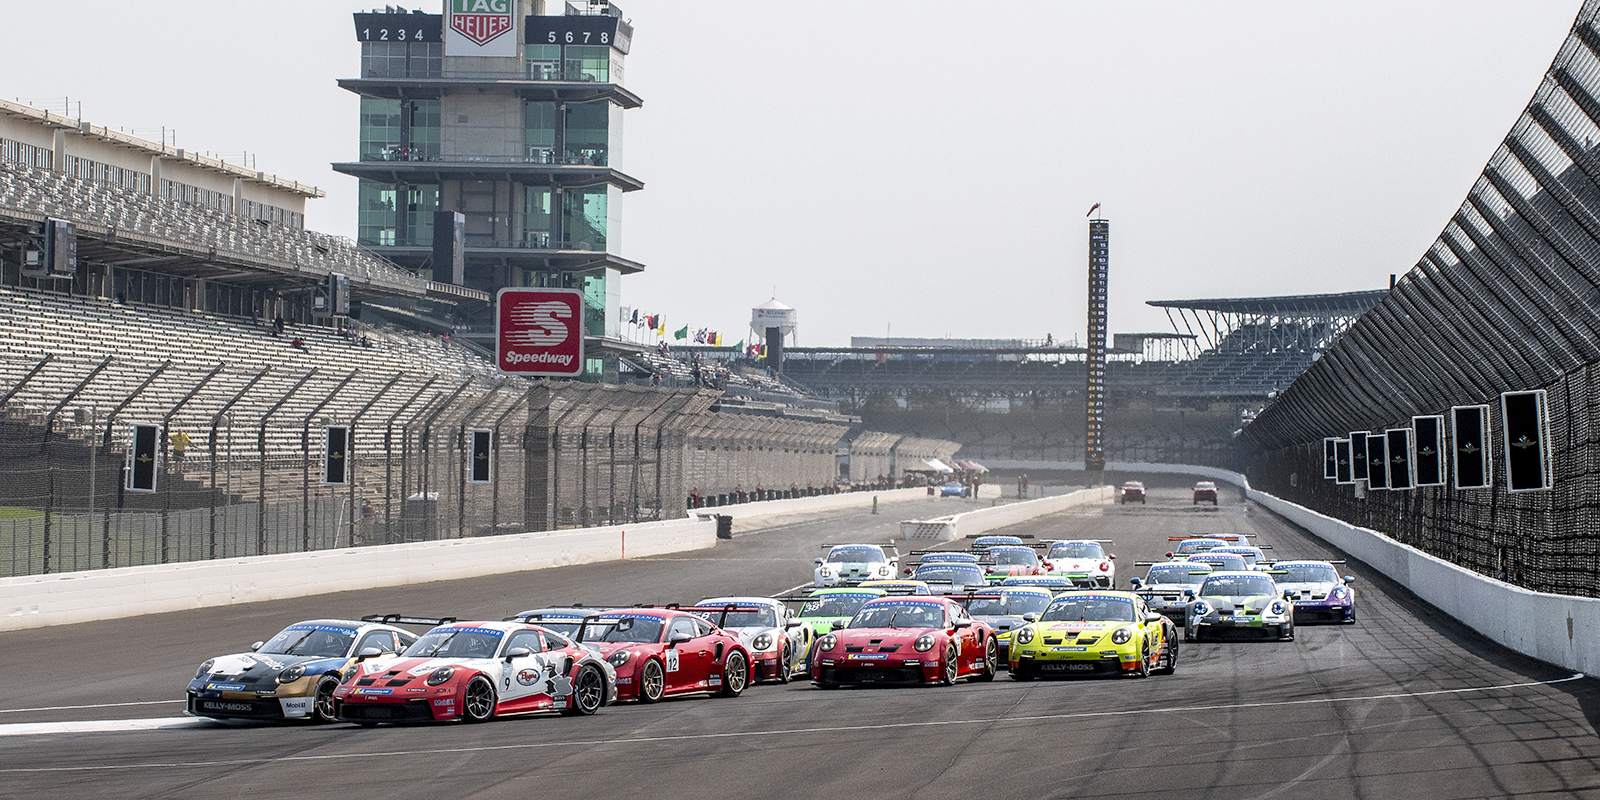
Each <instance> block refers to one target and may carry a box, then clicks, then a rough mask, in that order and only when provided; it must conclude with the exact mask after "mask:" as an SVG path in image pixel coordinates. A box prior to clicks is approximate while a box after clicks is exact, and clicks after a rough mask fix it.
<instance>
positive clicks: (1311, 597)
mask: <svg viewBox="0 0 1600 800" xmlns="http://www.w3.org/2000/svg"><path fill="white" fill-rule="evenodd" d="M1343 563H1344V562H1343V561H1279V562H1278V563H1277V564H1274V565H1273V569H1274V570H1277V571H1278V572H1280V573H1281V574H1279V575H1275V576H1274V577H1275V578H1276V581H1275V583H1277V584H1278V588H1279V589H1282V590H1283V591H1284V592H1286V593H1288V594H1289V595H1290V599H1291V600H1292V601H1293V603H1294V621H1295V622H1296V623H1297V624H1298V623H1302V622H1339V623H1353V622H1355V621H1356V590H1355V587H1353V586H1351V585H1350V584H1351V583H1354V582H1355V576H1354V575H1346V576H1344V577H1342V578H1341V577H1339V572H1338V570H1335V569H1334V568H1333V565H1334V564H1343Z"/></svg>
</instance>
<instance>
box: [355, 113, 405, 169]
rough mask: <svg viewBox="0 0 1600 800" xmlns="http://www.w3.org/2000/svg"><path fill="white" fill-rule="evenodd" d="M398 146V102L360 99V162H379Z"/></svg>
mask: <svg viewBox="0 0 1600 800" xmlns="http://www.w3.org/2000/svg"><path fill="white" fill-rule="evenodd" d="M399 146H400V101H399V100H382V99H379V98H376V97H363V98H361V160H362V161H379V160H383V159H386V158H388V156H389V153H390V152H391V151H392V150H393V149H394V148H397V147H399Z"/></svg>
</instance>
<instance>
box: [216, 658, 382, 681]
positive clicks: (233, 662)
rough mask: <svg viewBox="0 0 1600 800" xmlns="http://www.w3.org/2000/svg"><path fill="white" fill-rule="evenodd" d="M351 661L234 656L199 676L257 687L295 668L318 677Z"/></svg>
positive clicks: (219, 662) (340, 659)
mask: <svg viewBox="0 0 1600 800" xmlns="http://www.w3.org/2000/svg"><path fill="white" fill-rule="evenodd" d="M349 660H350V659H349V658H347V657H345V656H337V657H334V658H329V657H327V656H290V655H283V654H281V653H234V654H231V655H226V656H218V657H216V658H214V659H212V664H211V669H209V670H207V671H206V674H204V675H201V676H199V678H198V679H199V680H208V681H225V682H227V683H233V684H240V683H255V682H258V681H273V682H275V681H276V679H277V677H278V673H280V672H282V671H284V670H285V669H288V668H289V667H292V666H294V665H296V664H299V665H303V666H304V667H305V668H306V672H308V673H315V672H322V671H325V670H330V669H333V670H336V669H343V668H344V665H345V664H346V663H348V662H349Z"/></svg>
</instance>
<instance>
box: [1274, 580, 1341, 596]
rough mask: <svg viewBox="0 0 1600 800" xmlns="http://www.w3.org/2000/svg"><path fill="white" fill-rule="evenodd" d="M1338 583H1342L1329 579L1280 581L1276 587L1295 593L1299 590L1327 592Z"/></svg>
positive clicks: (1315, 592)
mask: <svg viewBox="0 0 1600 800" xmlns="http://www.w3.org/2000/svg"><path fill="white" fill-rule="evenodd" d="M1340 585H1342V584H1338V583H1332V582H1329V581H1313V582H1311V583H1280V584H1278V588H1279V589H1282V590H1284V591H1286V592H1294V593H1295V594H1299V593H1301V592H1311V593H1312V594H1327V593H1328V592H1331V591H1333V588H1334V587H1335V586H1340Z"/></svg>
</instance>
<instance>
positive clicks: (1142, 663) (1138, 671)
mask: <svg viewBox="0 0 1600 800" xmlns="http://www.w3.org/2000/svg"><path fill="white" fill-rule="evenodd" d="M1128 675H1129V676H1131V677H1134V678H1148V677H1150V654H1149V653H1148V652H1146V651H1145V649H1144V648H1143V647H1141V648H1139V666H1137V667H1134V668H1133V671H1132V672H1130V673H1128Z"/></svg>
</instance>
